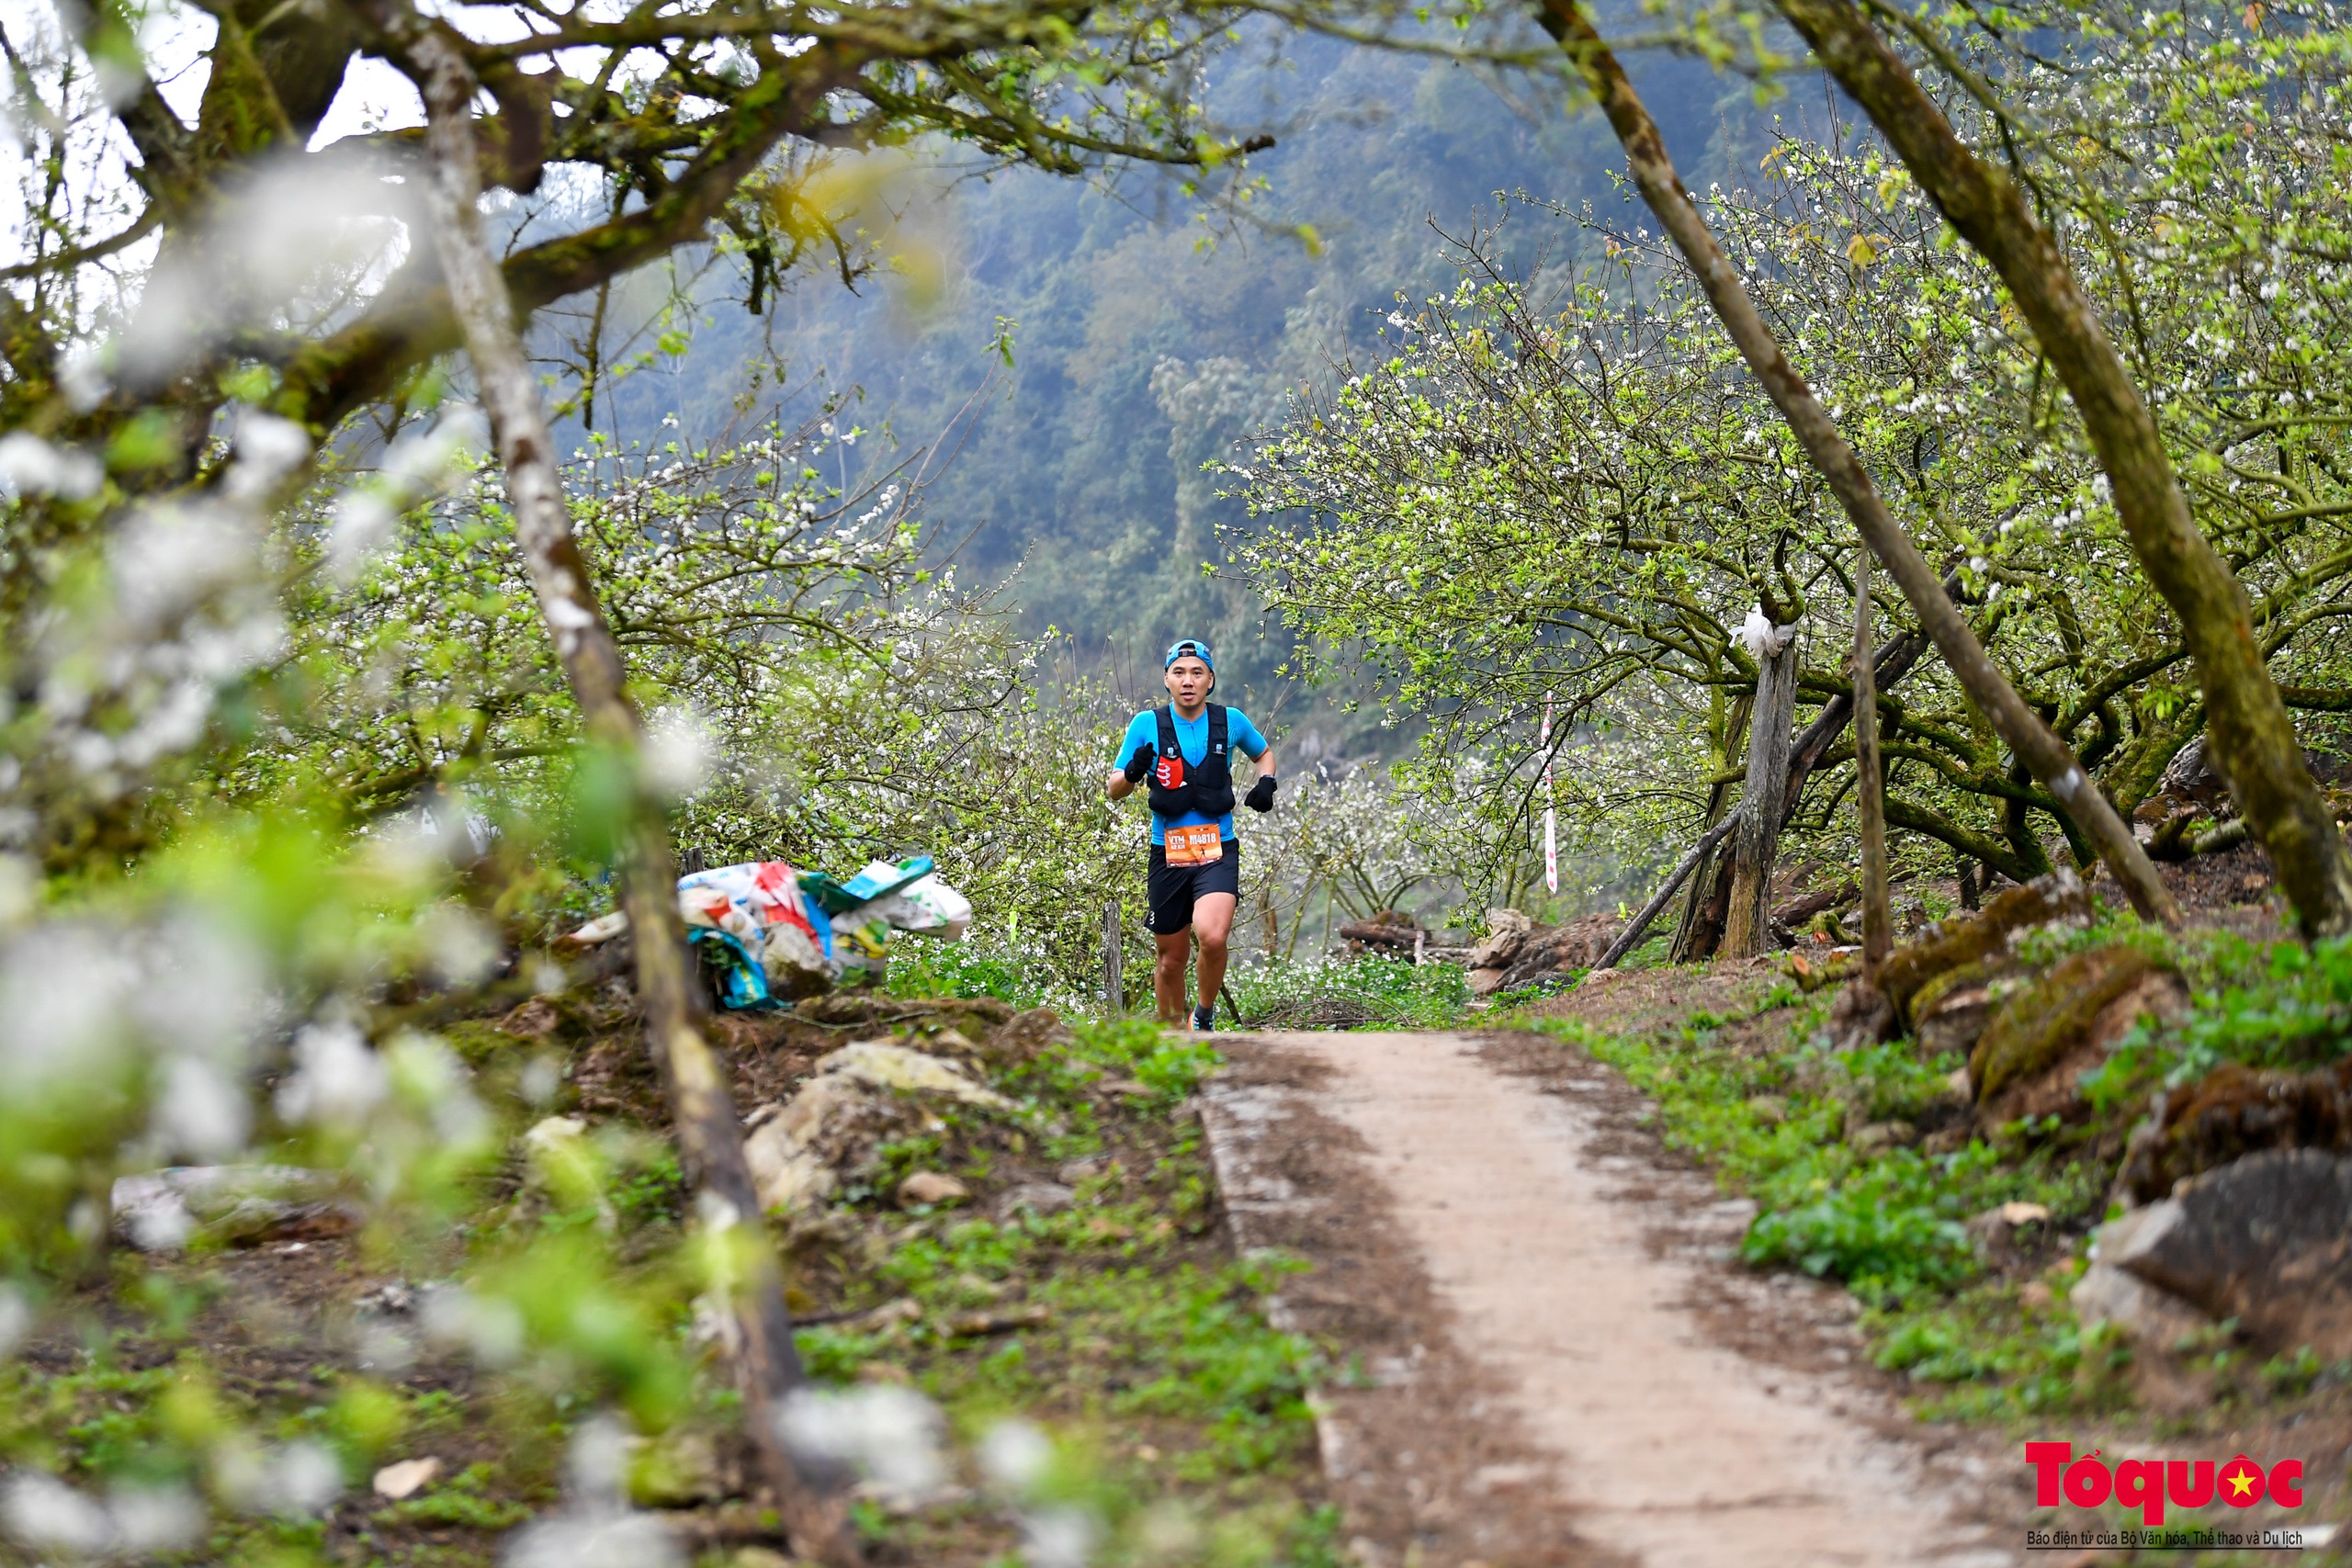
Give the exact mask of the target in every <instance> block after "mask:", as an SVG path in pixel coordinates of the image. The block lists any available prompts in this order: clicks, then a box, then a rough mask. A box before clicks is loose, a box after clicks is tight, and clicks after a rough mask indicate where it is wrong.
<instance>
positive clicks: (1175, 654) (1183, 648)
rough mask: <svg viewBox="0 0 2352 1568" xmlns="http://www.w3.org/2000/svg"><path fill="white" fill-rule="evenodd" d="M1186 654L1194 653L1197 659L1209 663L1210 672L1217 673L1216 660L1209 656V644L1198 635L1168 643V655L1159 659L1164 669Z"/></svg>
mask: <svg viewBox="0 0 2352 1568" xmlns="http://www.w3.org/2000/svg"><path fill="white" fill-rule="evenodd" d="M1186 654H1190V655H1192V657H1193V658H1194V659H1197V660H1200V661H1201V662H1202V663H1204V664H1205V665H1207V666H1208V667H1209V673H1210V674H1212V675H1214V674H1216V660H1214V659H1212V658H1210V657H1209V645H1208V644H1207V643H1204V642H1203V641H1202V640H1201V639H1200V638H1199V637H1178V638H1177V639H1176V640H1175V641H1174V642H1171V643H1170V644H1169V645H1168V657H1167V658H1165V659H1163V660H1160V661H1159V667H1160V668H1161V669H1162V670H1165V669H1168V668H1169V667H1170V665H1173V664H1174V663H1175V662H1176V661H1177V660H1180V659H1182V658H1183V657H1184V656H1185V655H1186Z"/></svg>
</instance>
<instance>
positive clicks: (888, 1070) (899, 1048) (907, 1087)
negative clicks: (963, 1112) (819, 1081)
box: [817, 1040, 1016, 1111]
mask: <svg viewBox="0 0 2352 1568" xmlns="http://www.w3.org/2000/svg"><path fill="white" fill-rule="evenodd" d="M817 1071H818V1072H819V1073H820V1075H831V1076H833V1077H845V1078H854V1079H856V1080H858V1081H859V1082H861V1083H866V1084H871V1085H872V1086H873V1087H874V1088H876V1089H894V1090H897V1091H898V1092H899V1093H902V1094H935V1095H944V1096H945V1097H946V1098H948V1099H950V1100H961V1101H963V1102H964V1103H965V1104H966V1105H978V1106H982V1107H984V1108H986V1109H988V1110H990V1111H1012V1110H1014V1109H1016V1107H1015V1106H1014V1105H1013V1103H1012V1101H1011V1100H1007V1099H1005V1097H1004V1096H1002V1095H1001V1094H999V1093H997V1092H996V1091H995V1090H994V1089H985V1088H983V1087H981V1086H980V1085H979V1084H978V1083H975V1082H974V1081H973V1080H972V1079H971V1078H970V1077H967V1075H966V1074H965V1073H964V1071H963V1070H962V1069H961V1068H959V1067H957V1066H956V1065H955V1064H954V1063H952V1062H946V1061H943V1060H941V1059H940V1058H939V1057H937V1056H933V1055H927V1054H926V1053H924V1052H922V1051H917V1050H913V1049H910V1047H908V1046H905V1045H894V1044H892V1043H890V1042H888V1041H887V1040H859V1041H854V1042H853V1043H850V1044H847V1045H844V1046H842V1048H841V1049H840V1050H838V1051H836V1052H834V1053H833V1054H832V1055H829V1056H822V1057H820V1058H819V1059H818V1062H817Z"/></svg>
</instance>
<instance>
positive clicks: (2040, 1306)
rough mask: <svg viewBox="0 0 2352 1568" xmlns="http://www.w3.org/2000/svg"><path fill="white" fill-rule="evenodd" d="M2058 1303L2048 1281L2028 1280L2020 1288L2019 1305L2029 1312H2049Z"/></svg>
mask: <svg viewBox="0 0 2352 1568" xmlns="http://www.w3.org/2000/svg"><path fill="white" fill-rule="evenodd" d="M2057 1302H2058V1298H2057V1296H2056V1294H2055V1293H2054V1292H2052V1290H2051V1289H2050V1285H2049V1282H2048V1281H2047V1280H2027V1281H2026V1282H2025V1283H2024V1284H2022V1285H2019V1286H2018V1305H2019V1306H2021V1307H2023V1308H2025V1309H2026V1311H2028V1312H2048V1311H2049V1310H2050V1309H2051V1308H2052V1306H2054V1305H2056V1304H2057Z"/></svg>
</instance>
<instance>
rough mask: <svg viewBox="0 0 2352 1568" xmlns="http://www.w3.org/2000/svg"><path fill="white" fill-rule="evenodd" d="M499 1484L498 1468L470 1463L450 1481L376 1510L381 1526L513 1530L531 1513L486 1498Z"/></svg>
mask: <svg viewBox="0 0 2352 1568" xmlns="http://www.w3.org/2000/svg"><path fill="white" fill-rule="evenodd" d="M497 1482H498V1467H497V1466H496V1465H494V1464H491V1463H488V1462H484V1463H481V1464H469V1465H468V1466H466V1468H465V1469H463V1470H461V1471H459V1472H458V1473H457V1474H455V1475H453V1476H451V1477H449V1478H448V1479H447V1481H443V1482H439V1483H435V1485H433V1486H431V1487H428V1488H427V1489H426V1490H424V1492H422V1493H419V1494H418V1495H416V1496H413V1497H405V1498H402V1499H401V1501H400V1502H397V1503H394V1504H392V1505H390V1506H388V1507H382V1508H379V1509H377V1510H376V1513H375V1516H374V1517H375V1520H376V1522H377V1523H378V1524H401V1525H426V1526H431V1525H457V1526H460V1527H462V1528H464V1529H478V1530H504V1529H513V1528H514V1527H515V1526H516V1525H519V1524H521V1523H522V1522H523V1521H524V1520H526V1519H527V1518H529V1517H531V1510H530V1509H529V1508H527V1507H525V1506H523V1505H522V1504H520V1503H516V1502H514V1501H512V1500H511V1499H508V1498H503V1497H492V1496H488V1495H485V1494H486V1493H488V1492H489V1491H490V1489H491V1488H492V1487H493V1486H494V1485H496V1484H497Z"/></svg>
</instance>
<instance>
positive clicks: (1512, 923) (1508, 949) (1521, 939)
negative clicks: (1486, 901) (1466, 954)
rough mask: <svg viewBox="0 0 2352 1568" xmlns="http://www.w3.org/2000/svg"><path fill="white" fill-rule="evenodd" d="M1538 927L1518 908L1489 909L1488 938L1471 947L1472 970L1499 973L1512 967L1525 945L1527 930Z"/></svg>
mask: <svg viewBox="0 0 2352 1568" xmlns="http://www.w3.org/2000/svg"><path fill="white" fill-rule="evenodd" d="M1534 929H1535V921H1534V919H1532V918H1531V917H1530V916H1528V915H1525V914H1522V913H1521V912H1520V911H1519V910H1517V909H1489V910H1487V939H1486V940H1485V941H1484V942H1480V943H1478V944H1477V945H1476V947H1474V948H1472V949H1471V950H1470V967H1471V968H1472V969H1473V970H1478V969H1492V970H1493V971H1495V973H1496V974H1497V975H1498V976H1499V975H1501V973H1502V972H1503V971H1504V970H1506V969H1508V968H1510V962H1511V960H1512V959H1514V958H1516V957H1518V956H1519V950H1520V949H1521V947H1522V946H1524V945H1526V942H1527V937H1528V933H1529V932H1531V931H1533V930H1534Z"/></svg>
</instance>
